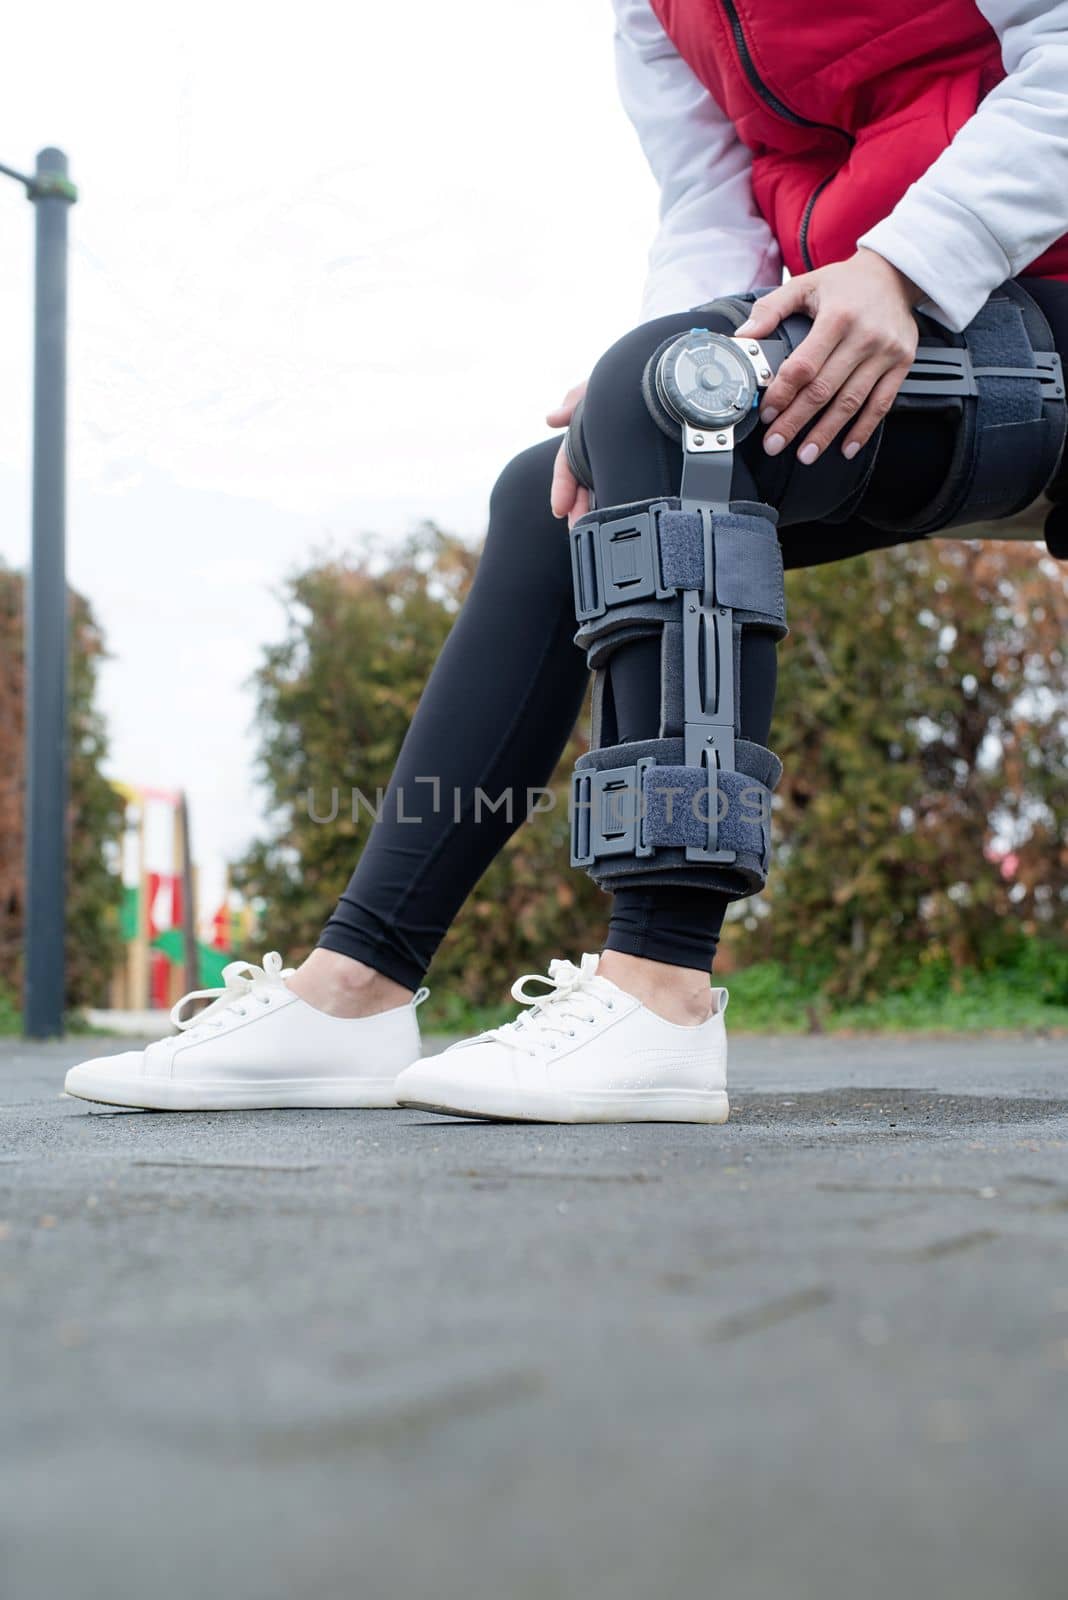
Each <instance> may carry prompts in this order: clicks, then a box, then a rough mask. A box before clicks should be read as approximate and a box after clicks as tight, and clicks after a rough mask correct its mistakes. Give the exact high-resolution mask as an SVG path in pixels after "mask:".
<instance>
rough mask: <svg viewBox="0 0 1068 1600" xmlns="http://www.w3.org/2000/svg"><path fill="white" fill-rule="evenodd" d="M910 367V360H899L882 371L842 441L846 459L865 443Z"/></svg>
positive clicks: (895, 395) (851, 457) (849, 458)
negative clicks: (894, 365) (853, 424)
mask: <svg viewBox="0 0 1068 1600" xmlns="http://www.w3.org/2000/svg"><path fill="white" fill-rule="evenodd" d="M911 367H912V362H911V360H910V361H905V362H899V363H898V365H897V366H896V367H891V369H890V371H889V372H884V373H883V376H882V377H881V378H880V379H879V381H878V383H876V384H875V386H874V387H873V389H872V391H871V394H870V395H869V397H868V403H867V405H866V406H865V407H864V409H863V411H862V412H861V413H860V415H859V417H858V418H857V421H856V425H855V426H854V427H852V428H850V430H849V434H848V436H847V437H846V439H845V440H844V441H843V443H842V454H843V455H844V456H845V457H846V459H847V460H849V461H852V459H853V457H854V456H855V455H856V454H857V452H858V450H861V449H862V448H863V446H864V445H866V444H867V442H868V440H869V439H870V438H871V436H872V434H873V433H874V432H875V430H876V428H877V427H878V426H879V424H880V422H882V420H883V418H884V417H885V416H886V414H887V412H888V411H889V410H890V407H891V406H892V405H893V403H894V401H895V399H896V398H897V391H898V390H899V389H900V388H901V385H902V384H903V383H904V381H905V379H906V378H907V377H908V375H909V371H910V369H911Z"/></svg>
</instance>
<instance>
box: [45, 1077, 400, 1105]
mask: <svg viewBox="0 0 1068 1600" xmlns="http://www.w3.org/2000/svg"><path fill="white" fill-rule="evenodd" d="M78 1072H79V1068H78V1067H72V1068H71V1070H70V1071H69V1072H68V1073H67V1078H66V1082H65V1084H64V1090H65V1092H66V1093H67V1094H69V1095H71V1096H72V1097H73V1098H74V1099H76V1100H91V1101H93V1102H94V1103H96V1104H99V1105H105V1106H131V1107H133V1108H134V1109H135V1110H139V1111H386V1110H396V1107H397V1099H396V1095H395V1092H394V1084H395V1082H396V1078H395V1077H393V1078H347V1079H346V1078H342V1079H336V1078H312V1079H310V1080H309V1079H307V1078H304V1079H299V1078H294V1079H289V1080H283V1081H281V1082H279V1081H277V1080H275V1081H274V1082H269V1083H255V1082H253V1083H241V1084H230V1083H198V1084H197V1085H196V1086H195V1088H194V1087H193V1086H191V1085H190V1084H187V1083H174V1082H172V1080H170V1079H169V1078H159V1079H152V1078H107V1077H103V1076H100V1075H98V1074H96V1073H93V1074H89V1073H86V1074H85V1075H84V1076H83V1077H79V1076H78Z"/></svg>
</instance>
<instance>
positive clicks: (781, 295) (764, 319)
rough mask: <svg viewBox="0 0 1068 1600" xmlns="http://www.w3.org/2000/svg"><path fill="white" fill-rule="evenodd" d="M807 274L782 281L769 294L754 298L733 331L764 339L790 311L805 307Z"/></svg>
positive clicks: (800, 309) (752, 337)
mask: <svg viewBox="0 0 1068 1600" xmlns="http://www.w3.org/2000/svg"><path fill="white" fill-rule="evenodd" d="M806 280H807V274H802V275H801V276H800V277H797V278H791V279H790V281H789V283H784V284H783V285H782V287H781V288H779V289H772V291H771V293H770V294H762V295H761V296H760V298H759V300H754V301H753V304H752V307H751V308H750V311H749V316H748V317H747V319H746V320H745V322H743V323H742V325H741V327H740V328H737V329H736V330H735V331H736V332H737V333H739V334H744V335H746V336H747V337H748V338H751V339H766V338H767V336H768V334H769V333H774V332H775V329H776V328H777V327H778V326H779V323H780V322H781V321H782V319H783V317H788V316H789V315H790V312H791V311H802V310H804V309H805V307H806V296H807V294H808V284H807V281H806Z"/></svg>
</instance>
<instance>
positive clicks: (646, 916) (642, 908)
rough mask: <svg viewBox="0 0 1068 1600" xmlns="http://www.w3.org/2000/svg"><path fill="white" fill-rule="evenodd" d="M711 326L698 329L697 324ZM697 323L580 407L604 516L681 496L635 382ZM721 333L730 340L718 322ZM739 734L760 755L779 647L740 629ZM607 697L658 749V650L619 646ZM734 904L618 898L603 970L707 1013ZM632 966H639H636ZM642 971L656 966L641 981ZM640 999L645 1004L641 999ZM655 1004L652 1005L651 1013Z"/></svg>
mask: <svg viewBox="0 0 1068 1600" xmlns="http://www.w3.org/2000/svg"><path fill="white" fill-rule="evenodd" d="M706 323H707V325H708V326H710V327H714V326H715V325H714V322H712V321H708V319H707V318H703V319H702V324H703V325H705V324H706ZM692 324H693V313H692V312H683V313H681V314H679V315H676V316H670V317H661V318H659V319H658V320H657V321H656V322H652V323H648V324H646V325H645V326H644V327H641V328H637V329H635V330H634V331H633V332H632V333H630V334H628V335H626V337H625V338H623V339H621V340H620V341H619V342H618V343H617V344H615V345H613V346H612V348H611V350H609V351H608V352H607V353H606V355H605V356H604V357H602V359H601V361H600V362H599V363H598V365H597V367H596V368H595V370H594V372H593V375H592V377H591V379H590V386H589V391H588V393H587V397H586V407H585V420H584V428H583V432H584V437H585V442H586V447H587V450H588V452H589V457H590V463H591V466H592V468H593V473H594V481H595V483H596V486H597V499H598V503H599V504H600V505H602V506H611V505H624V504H626V503H628V502H630V501H634V500H647V499H650V498H653V497H657V496H661V495H663V496H667V495H674V494H677V493H678V490H679V482H680V479H681V476H682V450H681V447H680V446H679V445H677V444H675V443H674V442H673V441H672V440H670V439H668V438H667V437H666V436H665V435H664V434H663V433H662V432H661V430H660V429H659V428H658V427H657V426H656V424H655V423H654V421H653V420H652V418H651V416H650V415H649V411H648V409H647V407H646V404H645V401H644V399H643V397H642V393H641V387H640V379H641V374H642V371H643V369H644V367H645V364H646V361H647V360H648V358H649V356H650V355H651V353H652V352H653V351H654V350H655V349H656V348H657V346H658V345H660V344H661V343H662V342H663V341H664V340H665V339H668V338H671V337H672V336H673V335H675V334H677V333H682V332H685V330H686V329H687V328H689V327H691V326H692ZM721 331H723V332H730V331H731V330H730V325H729V324H728V323H727V322H726V320H725V319H724V320H723V322H722V329H721ZM735 494H736V496H737V497H738V498H749V499H761V498H762V496H761V495H760V494H759V492H758V490H757V489H756V487H755V484H754V482H753V479H752V477H751V476H750V472H749V468H748V467H747V466H746V464H745V462H743V461H741V460H739V462H738V463H737V468H736V477H735ZM741 648H742V666H741V672H740V683H741V701H740V707H739V721H740V732H741V735H742V737H743V738H745V739H749V740H752V741H753V742H754V743H755V744H762V745H766V744H767V740H768V730H769V728H770V726H771V714H772V708H773V705H774V701H775V682H776V655H775V640H774V638H773V637H772V636H771V635H770V634H768V633H761V632H759V631H757V630H754V629H746V630H745V631H744V633H743V635H742V645H741ZM608 679H609V692H610V697H611V702H612V707H613V713H614V718H615V724H616V730H617V732H616V740H615V742H619V743H629V742H631V741H633V740H639V739H655V738H656V737H657V736H658V733H659V724H660V641H659V639H641V640H637V641H635V642H633V643H630V644H627V645H624V646H622V647H621V648H620V649H618V650H617V651H616V652H615V653H614V655H613V656H612V658H611V661H610V663H609V667H608ZM729 904H730V896H728V895H726V894H721V893H719V892H717V891H715V890H711V889H697V888H693V887H691V886H689V885H680V886H679V887H678V888H667V887H664V886H655V887H650V888H647V889H642V888H636V887H632V888H620V889H617V890H616V892H615V894H614V895H613V905H612V915H611V921H610V923H609V929H608V937H607V939H606V941H605V950H606V952H614V953H615V956H621V957H624V958H627V959H626V960H625V961H624V962H618V961H617V960H615V959H613V957H611V956H609V957H608V958H607V959H606V961H605V962H604V963H603V970H604V971H605V972H607V973H608V974H609V975H612V976H617V974H618V977H617V981H620V982H622V980H623V977H624V976H625V977H626V978H627V980H628V982H627V983H626V984H625V985H624V986H625V987H630V988H632V989H634V992H637V989H636V987H635V985H636V982H640V983H641V986H642V987H643V988H644V989H646V990H647V992H648V995H649V996H650V997H652V996H654V995H655V996H656V997H657V998H658V999H659V1002H660V1005H661V1006H663V1005H664V1000H665V987H666V986H672V987H677V988H678V989H679V991H680V999H682V997H683V996H689V997H690V998H691V1000H692V1007H691V1005H690V1004H684V1006H683V1012H682V1014H678V1013H677V1012H676V1008H675V1007H674V1006H669V1007H666V1008H665V1009H668V1010H669V1011H670V1013H671V1014H672V1015H677V1016H678V1020H684V1019H685V1013H686V1012H688V1011H689V1010H690V1009H693V1010H694V1012H695V1015H697V1014H703V1013H704V1012H706V1011H707V1008H708V973H709V970H710V968H711V966H712V962H713V958H714V956H715V953H716V947H717V944H718V941H719V933H720V928H721V927H722V924H723V918H724V915H725V913H726V910H727V906H728V905H729ZM634 958H637V961H635V959H634ZM638 962H642V963H644V962H649V963H656V964H657V965H656V966H653V967H650V968H649V969H648V970H646V971H645V972H644V974H643V973H642V971H641V968H640V966H639V965H638V964H637V963H638ZM643 998H644V996H643ZM655 1003H656V1002H655V1001H654V1004H655Z"/></svg>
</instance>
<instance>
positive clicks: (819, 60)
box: [652, 0, 1068, 280]
mask: <svg viewBox="0 0 1068 1600" xmlns="http://www.w3.org/2000/svg"><path fill="white" fill-rule="evenodd" d="M652 7H653V10H654V11H655V12H656V14H657V16H658V17H659V18H660V21H661V24H662V25H663V27H664V30H665V32H666V33H667V34H668V36H669V37H670V38H671V40H672V41H673V42H674V45H675V48H676V49H677V50H678V51H679V54H680V55H681V56H682V57H683V59H684V60H685V61H687V62H688V63H689V65H690V66H691V67H692V68H693V70H694V72H695V73H696V74H697V77H698V78H699V79H700V80H701V82H702V83H703V84H705V86H706V87H707V88H708V90H709V91H710V93H711V94H712V96H713V97H714V99H715V100H716V102H717V104H718V105H719V106H720V108H721V109H722V110H723V111H724V112H725V113H726V115H727V116H728V117H729V118H730V120H731V122H732V123H733V124H734V126H735V128H736V130H737V132H738V136H739V138H741V139H742V141H743V142H744V143H745V144H746V145H747V146H748V147H749V149H750V150H751V151H752V152H753V193H754V197H755V199H756V203H757V205H758V206H759V208H760V210H761V212H762V213H763V215H764V216H765V217H766V219H767V221H768V222H769V223H770V225H771V228H772V231H773V232H774V234H775V237H776V238H777V239H778V241H779V245H780V247H781V249H782V254H783V259H784V260H785V262H786V265H787V266H788V267H789V269H790V271H791V272H804V271H807V270H810V269H811V268H813V267H820V266H826V265H827V263H828V262H831V261H841V260H843V259H844V258H845V257H847V256H850V255H852V253H853V251H854V249H855V248H856V242H857V239H858V238H859V237H860V235H861V234H862V233H865V232H866V231H867V229H868V228H870V227H872V226H873V225H874V224H875V223H876V222H880V221H881V220H882V219H883V217H885V216H887V215H888V214H889V213H890V211H892V210H893V208H894V206H895V205H896V204H897V202H898V200H900V198H901V196H902V195H903V194H904V193H905V190H906V189H907V188H908V186H909V184H910V183H912V182H914V180H915V179H917V178H919V177H920V176H921V174H922V173H924V172H925V171H926V170H927V168H928V167H929V166H930V165H931V163H932V161H934V160H935V158H936V157H937V156H938V155H940V154H941V152H942V151H943V150H944V149H945V148H946V146H947V145H948V144H949V142H950V140H951V139H952V138H953V135H954V134H955V133H956V131H957V129H958V128H959V127H960V126H961V125H962V123H964V122H966V121H967V120H968V118H969V117H970V116H971V115H972V114H973V112H974V111H975V109H976V107H977V106H978V104H979V102H980V101H981V100H982V98H983V96H984V95H985V94H987V93H989V91H990V90H991V89H992V88H993V86H994V84H995V83H997V82H999V81H1000V79H1002V78H1003V77H1004V76H1005V71H1004V68H1003V66H1002V64H1001V49H1000V45H999V43H998V39H997V35H996V34H995V33H994V31H993V30H992V28H991V27H990V26H989V24H988V23H987V22H986V21H985V19H984V18H983V17H982V15H981V14H980V12H979V11H978V9H977V7H976V6H975V5H974V4H973V3H972V0H934V3H932V0H894V4H893V5H890V4H889V3H888V0H862V3H856V0H819V3H816V0H809V4H808V6H807V7H806V6H805V5H804V4H803V3H798V0H652ZM1027 272H1028V274H1030V275H1034V276H1036V277H1045V278H1061V279H1065V280H1068V235H1066V236H1065V237H1063V238H1061V239H1058V240H1057V242H1056V243H1055V244H1054V245H1052V246H1051V247H1050V249H1049V250H1047V251H1046V252H1045V254H1044V255H1042V256H1040V257H1039V259H1038V260H1037V261H1035V262H1033V263H1032V264H1031V266H1030V267H1028V269H1027Z"/></svg>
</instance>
